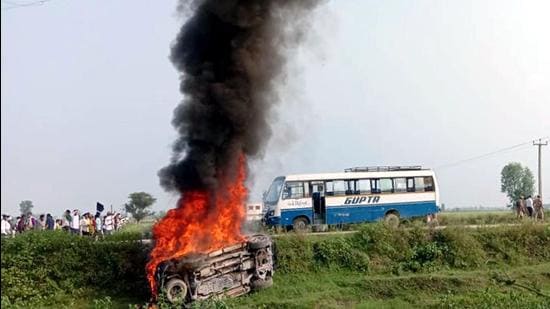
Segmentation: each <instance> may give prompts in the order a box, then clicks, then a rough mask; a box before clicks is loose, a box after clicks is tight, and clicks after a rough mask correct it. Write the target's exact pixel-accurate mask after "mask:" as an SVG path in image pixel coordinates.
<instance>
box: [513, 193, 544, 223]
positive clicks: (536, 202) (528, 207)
mask: <svg viewBox="0 0 550 309" xmlns="http://www.w3.org/2000/svg"><path fill="white" fill-rule="evenodd" d="M515 207H516V215H517V217H518V218H519V219H521V218H523V217H524V216H528V217H529V218H532V219H533V220H535V221H538V220H540V221H544V207H543V206H542V199H541V198H540V195H537V196H536V197H535V199H533V198H532V197H531V195H528V196H527V198H525V197H524V196H523V195H522V196H520V198H519V200H518V201H517V202H516V205H515Z"/></svg>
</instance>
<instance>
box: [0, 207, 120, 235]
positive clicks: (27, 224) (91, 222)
mask: <svg viewBox="0 0 550 309" xmlns="http://www.w3.org/2000/svg"><path fill="white" fill-rule="evenodd" d="M126 221H127V219H126V218H123V217H122V215H121V214H120V213H113V212H107V213H106V214H105V215H103V216H102V215H101V213H100V212H96V214H95V215H92V214H91V213H89V212H86V213H84V214H80V211H79V210H78V209H75V210H73V211H70V210H68V209H67V210H66V211H65V212H64V213H63V216H61V218H57V219H54V218H53V217H52V215H51V214H41V215H40V216H39V217H38V219H37V218H36V217H35V216H34V215H33V214H32V213H31V212H28V213H26V214H22V215H21V216H18V217H16V218H13V217H12V216H10V215H6V214H4V215H2V236H8V235H15V234H18V233H19V234H20V233H24V232H26V231H35V230H38V231H44V230H63V231H66V232H68V233H73V234H77V235H83V236H91V237H95V238H97V237H101V236H103V235H110V234H112V233H113V232H114V231H117V230H119V229H120V228H121V227H122V225H123V224H124V223H125V222H126Z"/></svg>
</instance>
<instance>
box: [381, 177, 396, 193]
mask: <svg viewBox="0 0 550 309" xmlns="http://www.w3.org/2000/svg"><path fill="white" fill-rule="evenodd" d="M380 192H382V193H391V192H393V182H392V180H391V178H382V179H380Z"/></svg>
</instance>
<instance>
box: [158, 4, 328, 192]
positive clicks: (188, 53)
mask: <svg viewBox="0 0 550 309" xmlns="http://www.w3.org/2000/svg"><path fill="white" fill-rule="evenodd" d="M318 2H319V0H202V1H182V2H180V9H181V8H190V9H191V10H192V15H191V16H190V18H189V19H188V21H187V22H186V23H185V24H184V25H183V26H182V28H181V30H180V32H179V34H178V36H177V38H176V41H175V42H174V44H173V46H172V51H171V57H170V58H171V60H172V62H173V64H174V65H175V67H176V68H177V70H178V71H179V72H180V73H181V75H180V77H181V84H180V90H181V92H182V94H183V95H184V98H183V101H182V102H181V104H180V105H179V106H178V107H177V108H176V110H175V111H174V119H173V121H172V124H173V125H174V127H175V128H176V129H177V131H178V133H179V137H178V139H177V140H176V142H175V143H174V146H173V157H172V160H171V164H170V165H168V166H166V167H165V168H163V169H161V170H160V172H159V176H160V180H161V185H162V186H163V187H164V188H166V189H168V190H179V191H181V192H184V191H187V190H193V189H215V188H216V186H217V179H219V176H220V175H222V174H226V173H231V172H232V170H233V169H234V167H235V166H236V163H237V162H238V157H239V156H240V155H246V156H258V155H261V154H262V149H263V147H264V146H265V144H266V142H267V141H268V139H269V137H270V135H271V131H270V126H269V123H268V120H269V114H270V110H271V107H272V106H273V105H274V104H276V103H277V102H278V97H277V93H276V83H277V82H278V81H280V80H281V77H282V74H283V69H284V65H285V54H286V53H287V52H288V50H289V49H290V48H292V47H293V46H295V45H296V44H297V43H299V41H300V39H301V38H302V37H303V34H304V33H305V32H306V31H308V30H309V29H307V18H306V17H307V15H309V14H308V13H309V11H311V10H312V9H313V8H314V7H315V6H316V5H317V3H318Z"/></svg>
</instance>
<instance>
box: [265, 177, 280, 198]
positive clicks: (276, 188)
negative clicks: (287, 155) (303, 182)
mask: <svg viewBox="0 0 550 309" xmlns="http://www.w3.org/2000/svg"><path fill="white" fill-rule="evenodd" d="M284 181H285V179H284V178H282V177H278V178H275V180H273V183H272V184H271V186H270V187H269V191H267V194H266V196H265V202H266V203H267V204H274V203H277V201H278V200H279V195H280V194H281V189H282V188H283V183H284Z"/></svg>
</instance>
